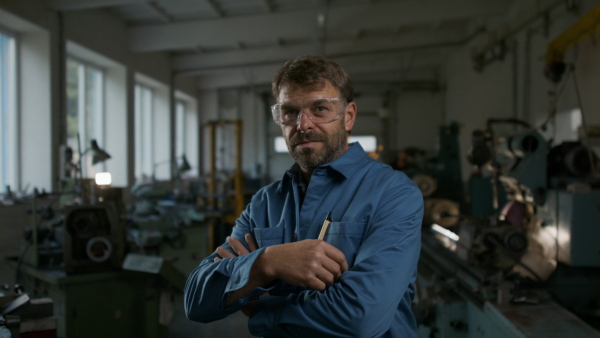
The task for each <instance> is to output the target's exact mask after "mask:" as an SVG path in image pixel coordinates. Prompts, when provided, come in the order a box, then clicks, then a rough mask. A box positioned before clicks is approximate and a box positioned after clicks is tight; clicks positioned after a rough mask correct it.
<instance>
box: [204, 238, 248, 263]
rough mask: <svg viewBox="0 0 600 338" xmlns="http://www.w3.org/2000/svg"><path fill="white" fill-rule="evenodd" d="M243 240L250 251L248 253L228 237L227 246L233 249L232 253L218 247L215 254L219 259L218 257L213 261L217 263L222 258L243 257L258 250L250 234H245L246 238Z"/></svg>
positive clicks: (238, 242) (242, 246)
mask: <svg viewBox="0 0 600 338" xmlns="http://www.w3.org/2000/svg"><path fill="white" fill-rule="evenodd" d="M244 239H245V240H246V244H248V248H249V249H250V251H248V250H247V249H246V247H245V246H244V245H243V244H242V242H240V241H238V240H237V239H235V238H233V237H231V236H229V237H228V238H227V243H229V245H230V246H231V248H232V249H233V251H234V252H231V251H229V250H227V249H225V248H223V247H221V246H220V247H218V248H217V253H218V254H219V256H220V257H219V256H217V257H215V259H214V261H215V262H218V261H220V260H221V259H223V258H232V257H236V256H243V255H246V254H249V253H250V252H252V251H254V250H256V249H258V245H257V244H256V241H255V240H254V237H253V236H252V234H250V233H247V234H246V236H244Z"/></svg>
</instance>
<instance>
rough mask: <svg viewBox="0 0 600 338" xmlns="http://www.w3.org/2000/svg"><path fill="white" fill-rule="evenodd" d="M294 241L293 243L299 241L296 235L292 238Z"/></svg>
mask: <svg viewBox="0 0 600 338" xmlns="http://www.w3.org/2000/svg"><path fill="white" fill-rule="evenodd" d="M292 241H293V242H296V241H298V235H296V234H294V236H293V237H292Z"/></svg>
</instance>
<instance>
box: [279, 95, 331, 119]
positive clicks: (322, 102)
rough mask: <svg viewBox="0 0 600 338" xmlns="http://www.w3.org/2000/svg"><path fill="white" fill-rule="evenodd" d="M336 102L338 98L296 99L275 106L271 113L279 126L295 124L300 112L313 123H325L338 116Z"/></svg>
mask: <svg viewBox="0 0 600 338" xmlns="http://www.w3.org/2000/svg"><path fill="white" fill-rule="evenodd" d="M338 102H339V99H338V98H319V99H314V98H305V99H296V100H291V101H289V102H283V103H282V104H279V105H276V106H275V109H274V111H273V113H274V115H275V116H274V117H275V118H276V119H277V120H278V121H279V122H280V123H281V124H292V123H295V122H296V120H297V119H298V116H299V115H300V113H301V112H303V113H304V114H307V115H308V118H309V119H311V121H313V122H314V123H327V122H331V121H333V120H335V119H336V118H338V117H339V116H340V112H339V109H338Z"/></svg>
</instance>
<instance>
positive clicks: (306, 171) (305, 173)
mask: <svg viewBox="0 0 600 338" xmlns="http://www.w3.org/2000/svg"><path fill="white" fill-rule="evenodd" d="M314 171H315V168H300V175H302V180H303V181H304V183H305V184H306V185H308V183H310V177H311V176H312V173H313V172H314Z"/></svg>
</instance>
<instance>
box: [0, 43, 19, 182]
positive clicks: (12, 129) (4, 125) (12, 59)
mask: <svg viewBox="0 0 600 338" xmlns="http://www.w3.org/2000/svg"><path fill="white" fill-rule="evenodd" d="M15 43H16V42H15V39H14V38H13V37H11V36H8V35H6V34H2V33H0V160H1V161H0V187H1V190H0V193H2V192H4V191H6V190H5V189H6V187H8V186H12V187H13V188H12V189H15V187H16V186H17V182H18V177H17V172H18V170H17V164H18V158H17V154H18V153H19V152H18V148H17V130H18V128H17V109H16V88H17V84H16V68H17V61H16V48H15Z"/></svg>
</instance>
